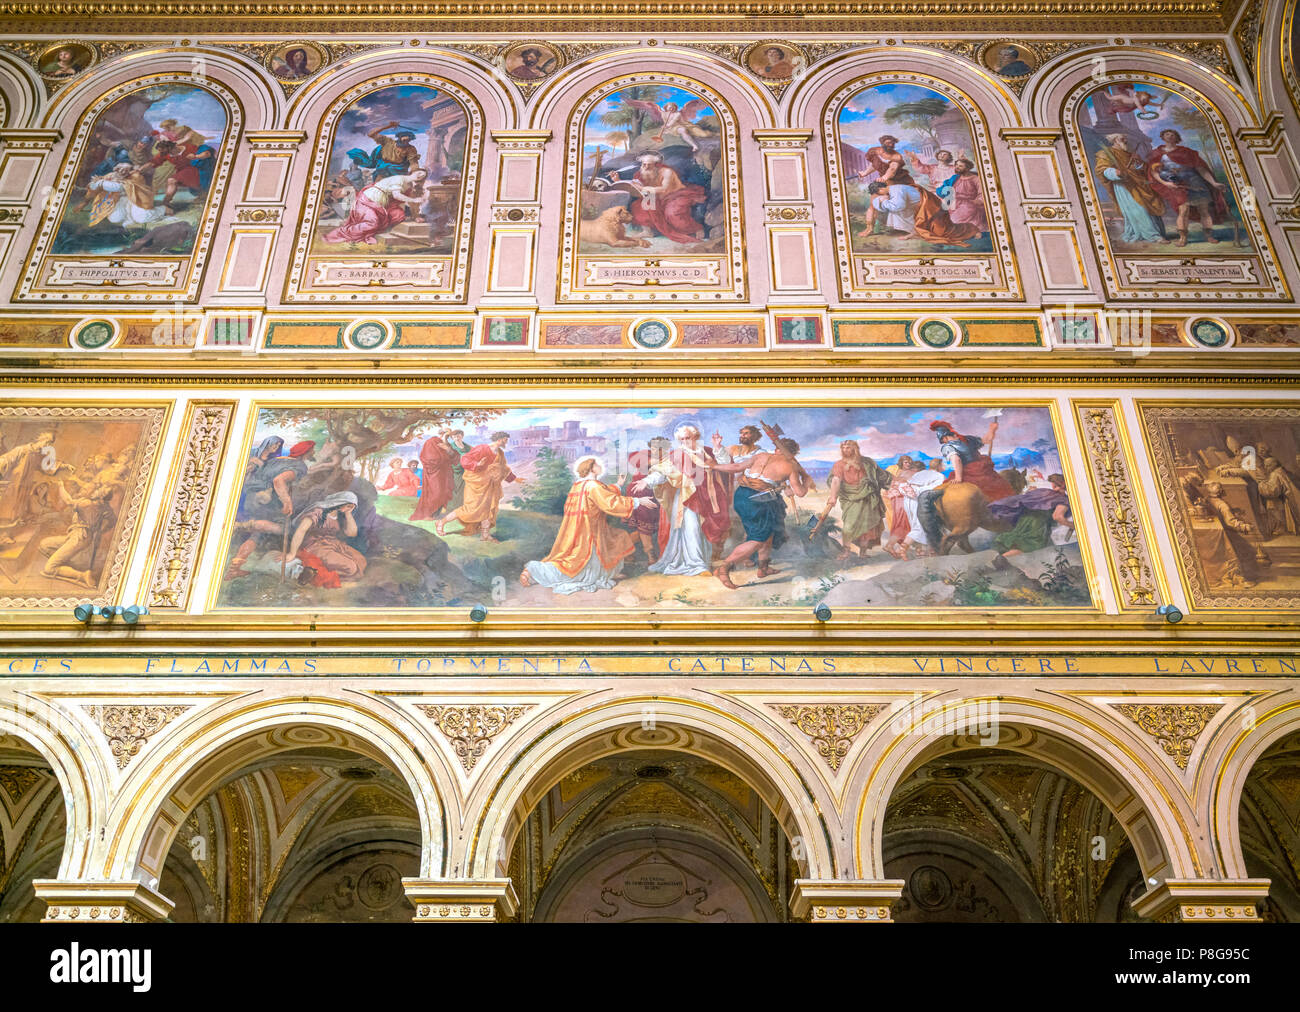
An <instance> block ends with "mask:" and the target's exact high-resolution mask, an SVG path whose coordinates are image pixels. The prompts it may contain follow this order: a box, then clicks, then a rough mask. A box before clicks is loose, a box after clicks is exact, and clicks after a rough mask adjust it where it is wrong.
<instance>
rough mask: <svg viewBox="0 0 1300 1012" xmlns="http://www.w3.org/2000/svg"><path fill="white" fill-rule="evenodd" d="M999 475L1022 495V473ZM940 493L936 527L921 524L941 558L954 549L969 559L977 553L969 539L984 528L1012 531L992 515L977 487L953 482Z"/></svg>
mask: <svg viewBox="0 0 1300 1012" xmlns="http://www.w3.org/2000/svg"><path fill="white" fill-rule="evenodd" d="M998 473H999V474H1000V475H1001V476H1002V477H1003V478H1005V479H1006V480H1007V482H1008V483H1009V484H1010V485H1011V488H1012V489H1013V490H1014V494H1016V495H1019V494H1020V493H1021V492H1023V491H1024V490H1025V487H1026V485H1027V484H1028V481H1027V480H1026V478H1025V472H1024V470H1023V469H1020V468H1014V467H1009V468H1007V469H1006V470H1004V471H1000V472H998ZM938 492H939V494H938V495H936V496H934V498H933V499H932V500H931V503H932V505H933V511H934V520H935V521H936V522H935V523H934V524H933V525H931V524H929V523H926V522H925V521H926V520H928V519H929V518H926V517H922V521H923V525H924V526H925V528H926V535H927V536H928V537H929V538H930V543H931V544H932V545H934V546H935V550H936V551H937V552H938V553H939V554H940V555H947V554H948V553H949V552H950V551H952V549H953V548H954V547H957V548H960V549H961V550H962V551H964V552H965V553H966V554H968V555H969V554H971V553H972V552H974V551H975V549H974V548H972V547H971V543H970V536H971V535H972V534H973V533H975V531H976V530H978V529H979V528H981V527H982V528H984V529H985V530H986V531H1005V530H1008V529H1009V525H1008V524H1006V523H1004V522H1002V521H1001V520H998V519H997V518H995V517H994V516H993V515H992V514H991V513H990V512H989V500H988V497H987V496H986V495H985V494H984V493H983V492H982V491H980V488H979V486H978V485H973V484H971V483H970V482H968V481H957V482H951V483H949V484H947V485H944V486H943V487H942V488H940V489H939V490H938ZM931 526H933V528H934V529H933V530H932V529H931ZM941 532H943V533H942V536H940V534H941Z"/></svg>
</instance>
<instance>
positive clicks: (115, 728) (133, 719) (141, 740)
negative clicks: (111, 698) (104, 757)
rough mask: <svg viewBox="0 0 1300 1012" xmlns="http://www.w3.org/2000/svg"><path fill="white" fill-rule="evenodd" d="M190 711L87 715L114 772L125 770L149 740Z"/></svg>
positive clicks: (110, 709) (138, 709)
mask: <svg viewBox="0 0 1300 1012" xmlns="http://www.w3.org/2000/svg"><path fill="white" fill-rule="evenodd" d="M188 709H190V707H189V706H188V705H187V704H171V705H164V706H134V705H133V706H116V705H114V706H88V707H86V712H87V713H89V714H90V718H91V720H93V721H94V722H95V723H96V724H98V725H99V729H100V730H101V731H103V732H104V737H105V738H107V739H108V745H109V748H110V749H112V752H113V758H114V759H116V760H117V768H118V769H119V770H124V769H126V767H127V766H128V765H129V764H130V762H131V760H132V759H134V758H135V757H136V756H137V755H139V754H140V750H141V749H142V748H144V746H145V745H147V744H148V743H149V739H150V738H152V737H153V736H154V735H155V734H157V733H158V732H159V731H161V730H162V729H163V728H164V727H166V726H167V725H168V724H170V723H171V722H172V721H173V720H175V719H176V718H177V717H179V716H180V715H181V714H182V713H184V712H185V711H186V710H188Z"/></svg>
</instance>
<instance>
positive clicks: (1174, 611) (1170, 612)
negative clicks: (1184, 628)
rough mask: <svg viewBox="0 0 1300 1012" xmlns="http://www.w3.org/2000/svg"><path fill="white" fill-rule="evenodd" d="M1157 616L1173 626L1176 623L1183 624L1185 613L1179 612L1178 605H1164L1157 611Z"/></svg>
mask: <svg viewBox="0 0 1300 1012" xmlns="http://www.w3.org/2000/svg"><path fill="white" fill-rule="evenodd" d="M1156 614H1157V615H1159V616H1161V617H1162V618H1163V619H1164V620H1165V621H1166V622H1168V623H1170V624H1171V625H1172V624H1174V623H1176V622H1181V621H1182V620H1183V613H1182V612H1181V611H1179V610H1178V606H1177V605H1173V604H1162V605H1161V606H1160V607H1159V608H1157V609H1156Z"/></svg>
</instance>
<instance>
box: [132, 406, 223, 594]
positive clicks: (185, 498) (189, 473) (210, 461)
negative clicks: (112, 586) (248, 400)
mask: <svg viewBox="0 0 1300 1012" xmlns="http://www.w3.org/2000/svg"><path fill="white" fill-rule="evenodd" d="M234 410H235V405H234V402H233V401H222V402H218V403H213V404H194V405H191V407H190V416H189V419H188V420H187V424H186V430H185V437H184V443H183V445H184V447H185V449H184V450H183V451H182V456H181V463H180V468H179V470H178V471H177V473H176V478H175V482H176V484H175V486H174V487H173V489H172V493H171V499H170V502H169V505H168V507H167V526H166V527H165V528H163V531H162V535H161V539H160V541H159V544H158V548H157V550H156V553H155V555H154V559H155V560H156V562H155V565H154V566H153V574H154V575H153V582H152V583H151V584H150V586H149V607H151V608H184V607H185V605H186V603H187V601H188V600H189V595H190V589H191V584H192V583H193V581H194V566H195V563H196V562H197V560H198V553H199V547H200V543H201V541H202V539H203V531H204V529H205V527H206V526H207V521H208V517H209V515H210V514H211V511H212V493H213V491H214V490H215V488H216V483H217V472H218V470H219V469H220V466H221V455H222V452H223V450H224V449H225V445H226V436H227V435H228V433H229V430H230V419H231V416H232V415H233V414H234Z"/></svg>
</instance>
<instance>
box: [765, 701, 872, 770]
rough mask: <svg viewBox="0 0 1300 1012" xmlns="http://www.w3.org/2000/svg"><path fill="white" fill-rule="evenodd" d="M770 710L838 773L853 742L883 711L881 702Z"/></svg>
mask: <svg viewBox="0 0 1300 1012" xmlns="http://www.w3.org/2000/svg"><path fill="white" fill-rule="evenodd" d="M771 705H772V709H774V710H775V711H776V712H777V713H779V714H780V715H781V716H782V717H784V718H785V719H786V720H788V721H789V722H790V723H791V724H793V725H794V726H795V727H797V728H798V729H799V730H800V731H802V732H803V733H804V734H805V735H807V736H808V739H809V741H811V742H812V744H813V745H814V747H816V749H817V754H818V755H820V756H821V757H822V758H823V759H825V760H826V765H827V766H829V767H830V768H831V771H832V772H834V771H837V770H839V768H840V763H841V762H843V761H844V757H845V756H847V755H848V754H849V749H851V748H852V747H853V739H854V738H856V737H857V736H858V734H859V733H861V731H862V729H863V728H864V727H866V726H867V725H868V724H869V723H871V721H872V720H873V719H874V718H875V716H876V714H878V713H880V711H881V710H883V709H884V708H885V704H884V703H795V704H788V703H779V704H771Z"/></svg>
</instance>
